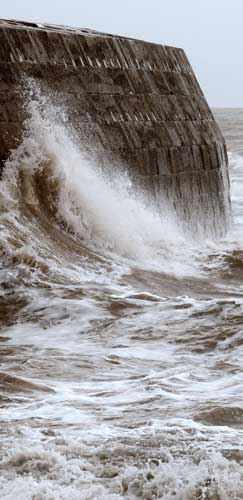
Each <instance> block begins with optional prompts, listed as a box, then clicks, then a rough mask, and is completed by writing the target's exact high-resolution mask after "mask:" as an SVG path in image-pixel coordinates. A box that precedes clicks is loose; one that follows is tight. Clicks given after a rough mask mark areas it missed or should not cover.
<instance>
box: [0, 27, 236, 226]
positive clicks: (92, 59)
mask: <svg viewBox="0 0 243 500" xmlns="http://www.w3.org/2000/svg"><path fill="white" fill-rule="evenodd" d="M23 76H27V77H32V78H34V79H36V81H37V82H38V84H39V85H40V86H41V87H43V88H45V89H48V91H49V92H52V93H53V95H55V96H57V95H58V96H59V97H60V101H61V102H63V104H64V105H65V108H66V109H67V110H68V114H69V118H70V120H71V122H72V125H73V127H75V129H76V130H77V132H78V133H79V134H80V140H82V141H83V140H84V138H85V137H86V139H87V138H88V141H87V143H88V142H90V144H92V149H93V151H95V154H96V158H97V160H98V162H99V161H100V162H101V164H102V163H105V162H109V165H110V166H112V168H114V169H115V168H119V165H126V167H127V168H128V170H129V171H130V173H131V175H132V176H133V178H134V179H135V181H136V182H137V184H138V185H141V186H142V187H143V188H144V189H146V190H148V192H149V193H150V194H151V196H152V197H153V198H154V199H156V201H157V202H158V203H160V201H161V200H164V199H165V198H167V199H168V200H170V202H171V203H172V204H173V206H174V207H175V209H176V211H177V213H180V214H181V215H182V217H183V218H186V219H192V218H193V219H194V220H196V221H199V222H200V221H204V222H203V223H204V224H205V221H206V224H208V221H209V220H211V221H213V225H214V226H217V221H218V220H219V217H220V218H221V220H222V221H223V222H224V223H226V222H227V219H228V215H229V209H230V203H229V194H228V193H229V192H228V162H227V152H226V147H225V142H224V140H223V137H222V135H221V132H220V130H219V127H218V125H217V124H216V122H215V120H214V118H213V115H212V113H211V111H210V108H209V107H208V105H207V102H206V100H205V97H204V95H203V92H202V90H201V88H200V86H199V84H198V82H197V80H196V78H195V75H194V73H193V70H192V68H191V66H190V64H189V62H188V59H187V57H186V55H185V53H184V51H183V50H182V49H178V48H174V47H168V46H161V45H157V44H153V43H148V42H143V41H139V40H134V39H129V38H124V37H120V36H114V35H108V34H103V33H97V32H94V31H91V30H83V29H76V28H75V29H72V28H67V27H61V26H53V25H52V26H48V25H40V24H31V23H21V22H17V21H5V20H2V21H0V164H1V165H3V164H4V162H5V160H6V158H8V156H9V154H10V151H11V149H13V148H15V147H16V145H17V144H18V143H19V141H20V140H21V133H22V123H23V120H24V113H23V109H24V106H23V102H21V101H22V100H23V97H22V94H21V85H22V83H21V82H22V77H23ZM89 139H90V141H89Z"/></svg>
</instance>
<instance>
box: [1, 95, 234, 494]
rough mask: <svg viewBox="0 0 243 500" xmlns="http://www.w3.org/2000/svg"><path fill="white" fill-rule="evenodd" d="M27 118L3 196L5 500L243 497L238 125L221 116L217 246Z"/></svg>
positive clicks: (44, 118) (64, 132)
mask: <svg viewBox="0 0 243 500" xmlns="http://www.w3.org/2000/svg"><path fill="white" fill-rule="evenodd" d="M47 104H48V105H47ZM47 109H48V111H47ZM29 111H30V118H29V122H28V123H27V126H26V127H27V132H26V136H25V139H24V140H23V143H22V144H21V146H20V147H19V148H18V149H17V150H16V151H14V152H13V154H12V157H11V159H10V160H9V161H8V163H7V164H6V167H5V171H4V176H3V180H2V181H1V182H0V193H1V200H0V205H1V206H0V208H1V212H0V231H1V240H0V252H1V257H2V259H1V265H0V283H1V285H0V300H1V303H0V324H1V336H0V342H1V350H2V358H1V359H2V362H1V366H0V407H1V413H0V418H1V452H0V456H1V462H0V475H1V482H0V498H1V499H3V500H13V499H18V500H47V499H48V500H60V499H65V500H67V499H68V500H76V499H79V500H80V499H81V500H93V499H97V500H98V499H99V500H100V499H104V500H110V499H112V500H113V499H114V500H115V499H136V498H142V499H146V500H153V499H165V500H172V499H176V500H191V499H198V500H199V499H205V500H209V499H212V500H228V499H233V500H237V499H241V498H242V499H243V464H242V460H243V449H242V438H243V399H242V384H243V369H242V366H243V328H242V317H243V287H242V276H243V240H242V224H243V202H242V188H241V186H242V181H243V147H242V150H241V149H240V139H239V136H240V131H241V130H242V127H243V126H242V123H243V115H242V111H235V112H234V111H229V110H220V111H218V112H217V117H218V119H219V121H220V123H221V125H222V127H223V129H224V133H225V135H226V139H227V140H228V145H229V147H230V151H231V152H230V154H229V158H230V176H231V189H232V205H233V216H234V224H233V226H232V228H231V230H230V232H229V234H227V235H226V237H224V239H221V240H217V241H216V240H206V239H202V238H200V240H199V238H198V239H196V237H195V235H194V236H190V235H189V234H188V233H187V234H185V233H183V230H182V228H181V226H180V224H178V220H177V218H176V216H175V214H173V213H172V211H171V210H170V209H169V207H168V206H167V205H166V204H164V207H163V211H162V212H163V214H162V216H161V212H160V213H159V212H158V210H157V209H156V207H154V206H152V205H151V203H149V202H148V200H146V197H144V195H142V194H141V193H139V192H138V191H137V190H136V189H135V186H134V185H133V183H132V181H131V180H130V179H129V177H128V176H127V174H125V173H124V172H123V173H120V174H118V172H115V174H114V170H112V166H109V165H107V168H106V171H105V172H103V171H102V169H101V168H100V167H99V164H98V163H97V162H94V161H91V160H90V159H88V158H87V155H86V153H85V147H84V146H83V149H80V144H79V142H78V138H77V137H76V135H75V133H74V131H72V130H71V129H70V126H69V124H68V123H67V122H66V119H65V113H60V109H57V108H53V107H52V106H50V105H49V103H47V102H46V100H45V99H43V100H42V101H41V103H40V100H39V103H38V104H37V103H33V102H32V103H30V105H29ZM234 137H235V141H234ZM241 143H242V142H241ZM110 167H111V168H110Z"/></svg>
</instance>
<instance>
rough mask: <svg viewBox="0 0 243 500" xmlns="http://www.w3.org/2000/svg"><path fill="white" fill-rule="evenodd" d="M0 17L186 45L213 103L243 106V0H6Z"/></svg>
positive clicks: (204, 88)
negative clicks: (65, 25)
mask: <svg viewBox="0 0 243 500" xmlns="http://www.w3.org/2000/svg"><path fill="white" fill-rule="evenodd" d="M0 17H1V18H6V19H18V20H25V21H36V22H38V21H39V22H47V23H53V24H68V25H71V26H80V27H82V28H84V27H85V28H93V29H96V30H99V31H105V32H109V33H115V34H119V35H125V36H131V37H134V38H141V39H144V40H148V41H153V42H157V43H161V44H167V45H174V46H178V47H182V48H183V49H184V50H185V51H186V53H187V56H188V57H189V60H190V62H191V64H192V66H193V68H194V70H195V72H196V74H197V77H198V79H199V82H200V84H201V87H202V89H203V91H204V93H205V94H206V97H207V99H208V101H209V104H210V105H211V106H229V107H235V106H237V107H243V0H0Z"/></svg>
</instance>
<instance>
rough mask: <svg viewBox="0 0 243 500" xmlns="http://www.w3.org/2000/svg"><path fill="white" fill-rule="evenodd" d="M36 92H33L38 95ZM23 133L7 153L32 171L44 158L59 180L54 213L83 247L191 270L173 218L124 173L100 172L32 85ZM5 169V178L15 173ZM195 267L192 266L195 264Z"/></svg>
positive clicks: (187, 247)
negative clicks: (160, 210)
mask: <svg viewBox="0 0 243 500" xmlns="http://www.w3.org/2000/svg"><path fill="white" fill-rule="evenodd" d="M36 94H37V96H36ZM28 111H29V119H28V120H27V122H26V136H25V138H24V140H23V142H22V144H21V145H20V146H19V148H18V150H17V151H15V152H14V154H13V156H12V158H11V162H10V163H11V166H12V168H13V166H15V168H18V167H21V165H22V166H23V165H24V168H25V170H26V169H27V170H29V171H30V173H31V172H32V173H34V172H35V171H36V170H37V169H39V168H43V165H45V164H46V163H47V162H48V164H49V165H50V166H51V176H52V178H53V179H55V181H56V182H57V184H58V197H57V200H56V203H57V215H58V216H59V217H60V219H61V220H62V221H64V222H65V226H66V227H67V228H69V229H70V232H71V233H73V234H74V235H75V237H76V238H79V239H80V240H81V241H82V242H83V243H84V244H86V245H87V246H89V247H91V248H93V249H95V250H97V251H102V252H109V253H111V252H112V253H113V254H118V255H120V256H123V257H126V258H129V259H135V260H137V261H139V262H140V263H141V262H144V263H145V262H146V263H150V265H153V266H155V268H156V267H158V266H159V267H160V268H161V265H162V267H164V266H166V267H164V270H165V272H166V271H168V272H173V271H174V272H176V274H181V273H182V274H184V273H189V274H191V273H192V272H193V270H192V267H194V266H193V260H194V259H193V258H192V257H193V254H194V249H193V247H194V246H193V245H192V243H191V242H190V241H189V240H188V237H187V240H186V239H185V237H184V235H183V232H182V230H180V229H179V227H178V223H177V222H176V219H175V217H173V215H172V214H171V213H170V212H169V210H168V206H167V205H166V203H165V205H164V209H163V213H161V212H159V210H158V209H157V210H156V209H155V207H154V206H152V204H150V205H149V204H148V201H147V200H145V198H144V196H142V195H141V194H139V193H138V192H137V191H136V189H135V187H134V185H132V183H131V181H130V180H129V177H128V175H126V174H125V173H124V174H122V173H120V174H117V171H116V170H115V169H112V168H110V166H109V168H107V172H104V171H103V170H102V168H101V167H100V165H99V163H98V161H96V162H94V161H93V160H88V159H87V155H86V154H85V153H84V151H83V150H82V149H81V146H80V144H79V139H78V137H77V133H75V131H74V130H73V129H72V127H70V125H69V124H68V121H67V119H66V116H65V112H64V111H63V110H62V109H60V108H59V107H56V106H53V105H52V103H51V102H50V100H49V99H48V98H46V97H44V96H43V95H41V93H40V92H39V90H38V89H37V91H36V89H35V99H29V104H28ZM7 170H8V175H6V177H9V178H10V177H11V176H12V175H13V171H12V173H11V172H10V170H11V169H10V168H8V169H7ZM194 271H195V268H194Z"/></svg>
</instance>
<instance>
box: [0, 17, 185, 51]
mask: <svg viewBox="0 0 243 500" xmlns="http://www.w3.org/2000/svg"><path fill="white" fill-rule="evenodd" d="M5 27H6V28H14V29H30V30H32V29H33V30H41V31H49V32H56V33H65V34H77V35H84V36H90V37H94V36H96V37H97V36H98V37H109V38H118V39H122V40H131V41H135V42H143V43H147V44H149V45H163V46H164V47H168V48H173V49H176V50H180V51H183V52H184V50H183V49H182V48H181V47H174V46H171V45H165V44H159V43H155V42H148V41H146V40H142V39H138V38H132V37H127V36H123V35H116V34H112V33H103V32H101V31H96V30H93V29H89V28H78V27H72V26H65V25H61V24H60V25H58V24H49V23H34V22H29V21H18V20H15V19H0V28H5Z"/></svg>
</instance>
